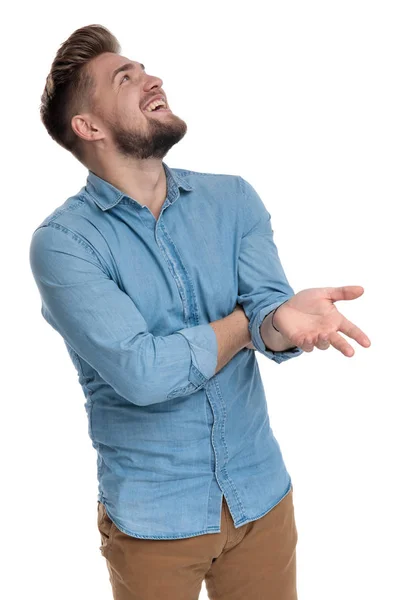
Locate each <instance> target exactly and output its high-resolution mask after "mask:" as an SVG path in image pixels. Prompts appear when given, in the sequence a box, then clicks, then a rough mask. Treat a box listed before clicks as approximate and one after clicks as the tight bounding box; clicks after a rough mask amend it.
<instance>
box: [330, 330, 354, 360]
mask: <svg viewBox="0 0 400 600" xmlns="http://www.w3.org/2000/svg"><path fill="white" fill-rule="evenodd" d="M329 339H330V341H331V345H332V346H333V347H334V348H336V350H339V351H340V352H342V354H344V355H345V356H353V354H354V348H352V346H350V344H348V343H347V342H346V340H345V339H344V337H342V336H341V335H339V334H338V333H336V332H333V333H331V334H330V336H329Z"/></svg>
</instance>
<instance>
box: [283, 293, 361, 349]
mask: <svg viewBox="0 0 400 600" xmlns="http://www.w3.org/2000/svg"><path fill="white" fill-rule="evenodd" d="M363 293H364V290H363V288H362V287H361V286H343V287H340V288H310V289H306V290H302V291H301V292H298V293H297V294H295V295H294V296H293V297H292V298H290V300H288V301H287V302H285V304H282V306H280V307H279V309H277V311H276V313H275V315H274V324H275V326H276V327H277V328H278V329H279V331H280V333H281V334H282V335H283V336H284V337H286V338H287V339H288V340H290V342H292V343H293V344H295V345H296V346H299V347H301V348H303V349H304V350H305V351H306V352H311V351H312V350H313V348H314V346H316V347H317V348H319V349H320V350H326V349H327V348H328V347H329V346H330V345H332V346H334V347H335V348H337V349H338V350H340V351H341V352H343V354H345V355H346V356H352V355H353V354H354V350H353V348H352V347H351V346H350V344H348V343H347V342H346V340H345V339H344V338H343V337H342V336H341V335H339V333H338V331H341V332H342V333H345V334H346V335H347V336H349V337H352V338H353V339H355V340H356V341H357V342H358V343H359V344H361V345H362V346H364V347H368V346H369V345H370V344H371V342H370V340H369V339H368V337H367V336H366V335H365V333H363V332H362V331H361V329H359V328H358V327H357V326H356V325H354V323H351V321H349V320H348V319H346V317H345V316H344V315H342V314H341V313H340V312H339V311H338V310H337V308H336V306H335V305H334V304H333V303H334V302H336V301H338V300H353V299H355V298H358V297H359V296H361V295H362V294H363Z"/></svg>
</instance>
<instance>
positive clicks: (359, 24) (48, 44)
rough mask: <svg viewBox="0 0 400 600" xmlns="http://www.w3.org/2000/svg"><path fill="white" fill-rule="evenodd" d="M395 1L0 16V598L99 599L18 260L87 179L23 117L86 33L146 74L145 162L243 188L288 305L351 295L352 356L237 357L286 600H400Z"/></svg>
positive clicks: (70, 386) (56, 10)
mask: <svg viewBox="0 0 400 600" xmlns="http://www.w3.org/2000/svg"><path fill="white" fill-rule="evenodd" d="M398 7H399V5H398V3H397V2H388V1H384V0H380V1H375V2H371V1H368V0H363V1H361V0H360V1H355V0H336V1H335V2H326V1H321V0H319V1H317V0H315V1H310V0H307V1H301V2H299V1H282V2H256V1H250V0H247V1H246V2H242V1H241V2H232V1H229V2H221V1H219V2H215V3H212V2H210V1H205V0H202V2H201V3H198V4H197V5H195V4H192V3H190V2H177V1H173V0H170V1H168V2H166V1H165V0H164V1H162V2H161V1H157V0H153V1H152V2H146V3H144V2H141V3H136V2H135V3H133V2H129V3H128V2H127V3H124V2H109V3H101V2H98V1H97V2H84V3H83V2H79V3H78V2H70V3H69V4H66V3H64V4H54V3H52V4H51V5H50V4H49V5H47V4H46V3H44V2H35V3H33V4H28V3H25V4H24V3H22V4H21V3H14V4H13V5H8V6H7V14H5V12H4V9H3V19H2V23H3V28H2V36H1V54H0V56H1V63H2V65H1V67H2V94H1V103H2V111H1V116H2V128H1V129H2V140H1V146H2V150H3V154H2V156H3V157H2V163H1V164H2V178H1V182H2V195H1V203H2V217H3V218H2V225H3V227H2V235H1V247H2V252H1V257H2V272H3V274H4V278H3V286H2V288H3V294H2V305H3V311H2V313H3V322H2V338H3V354H2V356H3V359H2V366H3V371H2V379H1V381H2V390H1V392H2V393H1V396H2V410H3V418H2V428H1V430H2V435H1V448H2V454H1V457H2V466H1V471H2V477H1V486H2V493H1V496H0V498H1V501H0V502H1V514H2V523H1V536H2V546H3V551H5V552H6V553H7V556H6V558H4V557H3V558H2V567H3V569H4V571H3V576H2V577H1V579H0V595H1V597H3V598H7V600H14V599H18V600H19V599H22V598H31V597H38V598H41V600H48V599H49V600H50V599H51V600H55V599H57V600H64V599H68V600H69V599H71V598H77V599H78V600H81V599H82V600H89V599H92V598H93V599H94V598H96V600H106V599H111V598H112V595H111V587H110V584H109V580H108V572H107V568H106V563H105V559H104V558H103V557H102V556H101V554H100V551H99V546H100V535H99V532H98V530H97V526H96V519H97V479H96V453H95V450H94V448H93V447H92V446H91V442H90V439H89V437H88V435H87V420H86V414H85V411H84V406H83V405H84V396H83V392H82V390H81V388H80V385H79V383H78V379H77V374H76V371H75V369H74V367H73V365H72V362H71V361H70V358H69V356H68V354H67V352H66V349H65V346H64V343H63V341H62V339H61V337H60V336H59V334H57V333H56V332H55V331H54V330H52V329H51V327H50V326H49V325H48V324H47V323H46V322H45V321H44V319H43V317H42V316H41V314H40V299H39V295H38V290H37V288H36V286H35V283H34V280H33V277H32V275H31V272H30V267H29V261H28V249H29V244H30V238H31V234H32V232H33V230H34V229H35V228H36V227H37V226H38V224H39V223H40V222H41V221H42V220H43V219H44V218H45V216H47V215H48V214H49V213H50V212H52V211H53V210H54V208H56V207H57V206H59V205H60V204H61V203H63V202H64V200H65V199H66V198H67V197H68V196H70V195H73V194H75V193H76V192H77V191H78V190H79V189H80V188H81V186H82V185H84V183H85V181H86V176H87V171H86V170H85V168H84V167H83V166H82V165H81V164H80V163H79V162H78V161H77V160H76V159H75V158H74V157H73V156H72V155H70V154H69V153H68V152H67V151H65V150H64V149H62V148H61V147H60V146H58V145H57V144H56V143H55V142H54V141H53V140H52V139H51V138H50V137H49V135H48V134H47V132H46V130H45V128H44V126H43V125H42V124H41V122H40V119H39V104H40V96H41V93H42V90H43V87H44V84H45V78H46V75H47V73H48V71H49V68H50V65H51V62H52V60H53V57H54V55H55V53H56V51H57V49H58V47H59V45H60V44H61V43H62V42H63V41H64V40H65V39H66V38H67V37H68V36H69V35H70V34H71V33H72V32H73V31H74V30H75V29H77V28H78V27H82V26H84V25H89V24H92V23H100V24H102V25H105V26H106V27H108V28H109V29H110V30H111V31H112V32H113V33H114V34H115V35H116V37H117V38H118V39H119V41H120V43H121V46H122V54H123V55H124V56H126V57H128V58H130V59H132V60H136V61H140V62H143V63H144V65H145V66H146V71H147V73H150V74H153V75H158V76H160V77H161V78H162V79H163V82H164V84H163V89H164V91H165V92H166V94H167V97H168V99H169V103H170V105H171V107H172V110H173V112H175V113H176V114H177V115H179V116H180V117H181V118H183V119H184V120H185V121H186V123H187V125H188V132H187V134H186V136H185V138H184V139H183V140H182V141H181V142H180V143H179V144H177V145H176V146H175V147H173V148H172V150H171V151H170V152H169V154H168V155H167V156H166V158H165V161H166V163H167V164H168V165H169V166H171V167H180V168H187V169H191V170H195V171H202V172H213V173H230V174H240V175H242V177H244V178H245V179H247V180H248V181H249V182H250V183H252V185H253V186H254V187H255V189H256V190H257V191H258V193H259V194H260V196H261V197H262V199H263V201H264V203H265V205H266V207H267V208H268V210H269V211H270V213H271V215H272V223H273V229H274V232H275V242H276V244H277V246H278V249H279V254H280V257H281V261H282V264H283V266H284V269H285V272H286V274H287V277H288V279H289V282H290V283H291V285H292V287H293V288H294V290H295V291H296V292H298V291H300V290H302V289H305V288H308V287H323V286H342V285H353V284H354V285H362V286H363V287H364V290H365V292H364V294H363V296H361V297H360V298H359V299H357V300H353V301H347V302H339V303H338V304H337V308H338V309H339V311H341V312H343V314H344V315H346V317H348V318H349V319H350V320H352V321H353V322H354V323H356V324H357V325H358V326H359V327H360V328H361V329H362V330H363V331H364V332H365V333H366V334H367V335H368V336H369V337H370V339H371V342H372V345H371V347H370V348H368V349H365V348H362V347H361V346H359V345H358V344H357V343H356V342H354V341H352V340H349V339H348V341H350V343H351V344H352V346H353V347H354V348H355V355H354V356H353V357H351V358H348V357H345V356H343V355H342V354H341V353H340V352H339V351H337V350H336V349H334V348H330V349H329V350H327V351H320V350H318V349H314V351H313V352H312V353H310V354H308V353H304V354H303V355H302V356H301V357H299V358H296V359H294V360H290V361H288V362H286V363H282V364H280V365H277V364H276V363H274V362H272V361H270V360H268V359H267V358H265V357H263V356H262V355H260V354H259V353H258V361H259V365H260V369H261V371H262V377H263V381H264V384H265V388H266V395H267V401H268V407H269V413H270V419H271V425H272V428H273V430H274V434H275V436H276V437H277V439H278V441H279V443H280V445H281V449H282V453H283V456H284V459H285V462H286V465H287V468H288V470H289V472H290V474H291V476H292V480H293V484H294V503H295V513H296V523H297V528H298V534H299V540H298V546H297V564H298V595H299V600H337V599H338V598H340V599H341V600H355V599H358V598H363V600H366V599H369V598H371V599H374V600H376V599H377V598H388V599H389V598H390V599H394V598H400V583H399V579H398V574H397V573H398V563H399V559H400V556H399V550H398V548H399V536H400V526H399V525H400V522H399V485H398V473H399V456H400V455H399V433H398V431H399V425H398V423H399V421H398V414H399V412H398V401H399V385H398V373H399V367H398V339H399V331H400V328H399V314H400V311H399V268H398V263H399V250H398V240H399V233H398V230H399V226H398V221H397V219H396V217H397V215H398V211H397V208H398V204H399V199H400V198H399V159H400V135H399V134H400V127H399V120H400V119H399V114H400V112H399V111H400V97H399V96H400V94H399V66H400V65H399V56H400V54H399V51H400V43H399V37H400V36H399V30H400V22H399V21H400V20H399V15H398V13H397V9H398ZM206 597H207V594H206V590H205V586H204V584H203V589H202V592H201V595H200V598H201V600H203V599H205V598H206ZM243 600H251V599H243ZM266 600H269V599H268V598H267V596H266Z"/></svg>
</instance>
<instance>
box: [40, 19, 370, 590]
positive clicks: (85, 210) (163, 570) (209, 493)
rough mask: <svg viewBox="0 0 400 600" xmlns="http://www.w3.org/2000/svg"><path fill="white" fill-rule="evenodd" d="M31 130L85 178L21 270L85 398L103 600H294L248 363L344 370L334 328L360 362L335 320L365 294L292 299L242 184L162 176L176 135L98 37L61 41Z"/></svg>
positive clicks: (148, 85) (319, 292) (155, 92)
mask: <svg viewBox="0 0 400 600" xmlns="http://www.w3.org/2000/svg"><path fill="white" fill-rule="evenodd" d="M41 118H42V121H43V123H44V125H45V127H46V129H47V131H48V133H49V134H50V135H51V136H52V138H53V139H54V140H55V141H56V142H57V143H59V144H60V145H62V146H63V147H64V148H66V149H67V150H69V151H70V152H71V153H72V154H73V155H74V156H75V157H76V158H77V159H78V160H79V161H80V162H81V163H82V164H83V165H85V167H86V168H87V169H88V171H89V172H88V177H87V181H86V185H85V186H83V187H82V188H81V189H80V190H79V191H78V192H77V193H76V194H75V195H74V196H72V197H70V198H68V199H67V200H66V201H65V202H64V203H63V204H62V205H61V206H58V207H57V208H56V209H55V210H54V211H53V212H52V214H50V215H49V216H48V217H46V218H45V219H44V221H43V222H42V223H41V224H40V225H39V226H38V227H37V228H36V230H35V231H34V233H33V236H32V241H31V247H30V264H31V268H32V272H33V275H34V278H35V281H36V283H37V286H38V289H39V292H40V296H41V299H42V315H43V317H44V318H45V319H46V321H47V322H48V323H49V324H50V325H51V326H52V327H53V328H54V329H55V330H56V331H58V332H59V333H60V334H61V336H62V337H63V339H64V341H65V344H66V347H67V349H68V352H69V354H70V356H71V358H72V360H73V362H74V364H75V366H76V369H77V371H78V374H79V381H80V383H81V385H82V389H83V392H84V395H85V398H86V404H85V408H86V411H87V414H88V419H89V434H90V437H91V439H92V442H93V446H94V447H95V448H96V451H97V455H98V463H97V464H98V482H99V491H98V505H97V506H98V527H99V531H100V534H101V547H100V550H101V553H102V555H103V556H104V557H105V558H106V561H107V567H108V569H109V573H110V581H111V584H112V588H113V594H114V598H116V599H118V600H128V599H129V600H134V599H135V600H151V599H155V598H164V599H166V600H167V599H169V598H171V599H172V598H173V599H174V600H178V599H182V600H195V599H197V598H198V596H199V592H200V589H201V585H202V581H203V580H205V582H206V586H207V591H208V594H209V597H210V598H211V599H213V598H218V599H221V600H222V599H226V600H228V599H229V600H236V599H237V600H239V599H240V600H244V599H248V600H250V599H252V598H265V599H266V600H267V599H268V600H295V599H296V598H297V592H296V543H297V530H296V524H295V518H294V507H293V497H292V495H293V488H292V482H291V477H290V475H289V473H288V471H287V469H286V467H285V464H284V461H283V457H282V454H281V451H280V447H279V444H278V442H277V440H276V439H275V437H274V435H273V432H272V429H271V427H270V422H269V416H268V410H267V403H266V398H265V394H264V389H263V385H262V381H261V378H260V373H259V369H258V365H257V360H256V355H255V352H254V350H258V351H259V352H260V353H261V354H263V355H264V356H267V357H268V358H270V359H272V360H274V361H275V362H277V363H281V362H283V361H285V360H288V359H290V358H293V357H296V356H299V355H300V354H302V352H303V351H305V352H311V351H312V350H313V348H314V347H316V348H318V349H321V350H325V349H327V348H328V347H329V346H330V345H332V346H333V347H335V348H336V349H338V350H339V351H341V352H342V353H343V354H344V355H345V356H352V354H353V352H354V351H353V349H352V347H351V346H350V345H349V344H348V343H347V342H346V340H345V339H344V338H343V337H342V336H341V335H340V334H339V333H338V332H339V331H341V332H343V333H345V334H346V335H348V336H350V337H351V338H353V339H354V340H356V341H357V342H358V343H359V344H360V345H362V346H364V347H368V346H369V344H370V342H369V339H368V338H367V336H366V335H365V334H364V333H363V332H362V331H360V329H359V328H358V327H356V326H355V325H354V324H352V323H350V322H349V321H348V320H347V319H346V318H345V317H344V316H343V315H342V314H340V313H339V312H338V311H337V309H336V308H335V305H334V302H335V301H337V300H350V299H353V298H357V297H359V296H360V295H361V294H362V293H363V288H362V287H360V286H345V287H342V288H313V289H307V290H303V291H301V292H299V293H297V294H294V291H293V289H292V288H291V286H290V285H289V282H288V280H287V278H286V276H285V273H284V270H283V268H282V265H281V263H280V259H279V256H278V251H277V248H276V246H275V244H274V241H273V230H272V228H271V216H270V214H269V212H268V211H267V209H266V208H265V206H264V204H263V202H262V200H261V198H260V197H259V196H258V194H257V192H256V191H255V190H254V188H253V187H252V186H251V185H250V183H248V182H247V181H246V180H245V179H243V178H242V177H240V176H233V175H223V174H212V173H199V172H195V171H190V170H186V169H178V168H170V167H168V166H167V165H166V164H165V163H164V162H163V160H162V159H163V158H164V157H165V155H166V154H167V152H168V151H169V149H170V148H171V147H172V146H173V145H174V144H176V143H177V142H179V141H180V140H181V139H182V138H183V137H184V135H185V133H186V130H187V127H186V123H185V122H184V121H183V120H182V119H180V118H179V117H178V116H177V115H175V114H174V112H173V108H170V107H169V105H168V100H167V96H166V93H165V91H164V90H163V89H162V80H161V79H159V78H158V77H155V76H152V75H148V74H147V73H146V70H145V67H144V65H143V64H141V63H138V62H136V61H134V60H130V59H128V58H126V57H124V56H121V54H120V46H119V43H118V41H117V40H116V38H115V37H114V36H113V35H112V34H111V33H110V31H109V30H107V29H106V28H104V27H101V26H99V25H90V26H87V27H83V28H81V29H78V30H77V31H75V32H74V33H73V34H72V35H71V36H70V37H69V38H68V39H67V40H66V41H65V42H64V43H63V44H62V45H61V47H60V49H59V50H58V52H57V55H56V57H55V59H54V61H53V64H52V66H51V71H50V73H49V75H48V77H47V82H46V87H45V90H44V93H43V96H42V105H41Z"/></svg>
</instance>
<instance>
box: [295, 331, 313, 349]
mask: <svg viewBox="0 0 400 600" xmlns="http://www.w3.org/2000/svg"><path fill="white" fill-rule="evenodd" d="M298 345H299V347H300V348H302V350H304V352H312V351H313V350H314V338H313V337H312V336H310V335H308V336H306V337H305V338H304V341H303V342H302V343H300V344H298Z"/></svg>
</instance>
